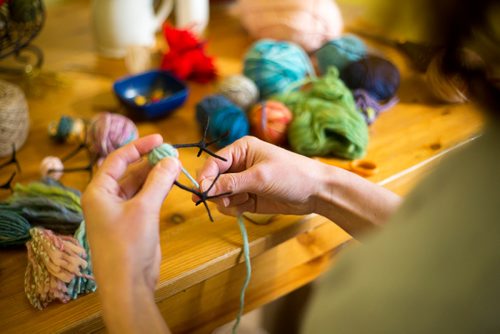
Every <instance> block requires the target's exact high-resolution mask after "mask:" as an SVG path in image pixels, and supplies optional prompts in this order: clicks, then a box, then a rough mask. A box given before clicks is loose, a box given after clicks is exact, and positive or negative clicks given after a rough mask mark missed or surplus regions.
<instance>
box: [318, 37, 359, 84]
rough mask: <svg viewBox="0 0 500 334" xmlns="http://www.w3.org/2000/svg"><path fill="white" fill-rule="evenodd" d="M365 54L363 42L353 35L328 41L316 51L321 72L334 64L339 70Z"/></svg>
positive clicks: (323, 72) (324, 71)
mask: <svg viewBox="0 0 500 334" xmlns="http://www.w3.org/2000/svg"><path fill="white" fill-rule="evenodd" d="M365 55H366V45H365V43H364V42H363V41H362V40H361V39H360V38H358V37H356V36H354V35H345V36H343V37H341V38H337V39H333V40H331V41H328V42H326V43H325V44H323V46H322V47H321V48H320V49H319V50H318V51H316V59H317V60H318V68H319V71H320V73H321V74H325V73H326V72H327V70H328V67H330V66H335V67H336V68H337V69H338V70H339V71H342V70H343V69H344V68H345V67H346V66H347V65H349V64H350V63H352V62H355V61H358V60H360V59H361V58H363V57H364V56H365Z"/></svg>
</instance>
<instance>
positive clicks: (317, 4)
mask: <svg viewBox="0 0 500 334" xmlns="http://www.w3.org/2000/svg"><path fill="white" fill-rule="evenodd" d="M236 12H237V14H238V15H239V17H240V18H241V22H242V24H243V26H244V27H245V29H247V30H248V31H249V32H250V34H251V35H252V36H254V37H255V38H259V39H260V38H271V39H276V40H285V41H291V42H294V43H297V44H299V45H300V46H302V47H303V48H304V49H305V50H306V51H308V52H311V51H314V50H316V49H318V48H320V47H321V45H323V43H325V42H326V41H329V40H331V39H334V38H337V37H339V36H340V35H341V33H342V29H343V20H342V16H341V13H340V10H339V8H338V6H337V5H336V3H335V2H334V1H333V0H280V1H269V0H240V1H239V2H238V7H237V9H236Z"/></svg>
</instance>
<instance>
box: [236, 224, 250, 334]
mask: <svg viewBox="0 0 500 334" xmlns="http://www.w3.org/2000/svg"><path fill="white" fill-rule="evenodd" d="M238 226H239V227H240V232H241V238H242V239H243V256H244V258H245V267H246V276H245V282H243V286H242V287H241V292H240V309H239V310H238V315H237V316H236V322H235V323H234V326H233V329H232V333H233V334H236V332H237V331H238V326H239V325H240V321H241V317H242V315H243V311H244V309H245V292H246V291H247V288H248V284H250V279H251V278H252V264H251V262H250V243H249V242H248V233H247V229H246V227H245V222H244V220H243V216H242V215H239V216H238Z"/></svg>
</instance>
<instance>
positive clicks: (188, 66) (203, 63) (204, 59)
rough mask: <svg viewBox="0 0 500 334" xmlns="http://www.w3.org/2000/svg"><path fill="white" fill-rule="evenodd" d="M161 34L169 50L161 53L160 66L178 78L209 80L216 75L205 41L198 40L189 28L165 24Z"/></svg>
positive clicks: (197, 80)
mask: <svg viewBox="0 0 500 334" xmlns="http://www.w3.org/2000/svg"><path fill="white" fill-rule="evenodd" d="M163 36H165V39H166V41H167V43H168V46H169V48H170V49H169V50H168V52H167V53H165V54H164V55H163V59H162V62H161V66H160V68H161V69H163V70H168V71H171V72H172V73H174V74H175V75H176V76H177V77H179V78H180V79H183V80H186V79H190V80H194V81H196V82H199V83H206V82H209V81H211V80H213V79H215V77H216V76H217V73H216V72H217V71H216V69H215V65H214V59H213V57H210V56H208V55H206V53H205V46H206V43H205V42H202V41H199V40H198V39H197V38H196V36H194V35H193V33H192V32H191V31H189V30H181V29H175V28H173V27H171V26H170V25H168V24H166V25H164V26H163Z"/></svg>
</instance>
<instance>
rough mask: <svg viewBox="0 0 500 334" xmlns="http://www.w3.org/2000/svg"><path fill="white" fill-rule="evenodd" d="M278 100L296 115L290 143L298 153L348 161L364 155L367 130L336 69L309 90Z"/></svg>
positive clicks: (291, 129) (283, 96)
mask: <svg viewBox="0 0 500 334" xmlns="http://www.w3.org/2000/svg"><path fill="white" fill-rule="evenodd" d="M275 98H277V99H279V100H280V101H282V102H283V103H284V104H285V105H287V106H288V107H289V108H290V110H291V111H292V112H293V114H294V118H293V120H292V122H291V123H290V127H289V129H288V140H289V143H290V146H291V148H292V149H293V150H294V151H295V152H297V153H300V154H303V155H307V156H314V155H320V156H321V155H329V154H333V155H335V156H338V157H341V158H347V159H356V158H360V157H362V156H363V155H364V154H365V151H366V146H367V145H368V127H367V125H366V123H365V121H364V119H363V117H362V116H361V114H360V113H359V112H358V111H357V110H356V105H355V104H354V99H353V96H352V94H351V92H350V91H349V89H348V88H347V87H346V86H345V85H344V83H343V82H342V80H340V79H339V77H338V71H337V69H336V68H335V67H331V68H329V70H328V73H327V74H326V75H325V76H323V77H321V78H319V79H317V80H315V81H313V83H312V87H311V88H310V89H309V90H306V91H300V92H291V93H287V94H283V95H279V96H276V97H275Z"/></svg>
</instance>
